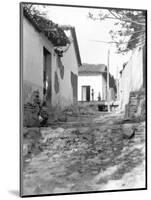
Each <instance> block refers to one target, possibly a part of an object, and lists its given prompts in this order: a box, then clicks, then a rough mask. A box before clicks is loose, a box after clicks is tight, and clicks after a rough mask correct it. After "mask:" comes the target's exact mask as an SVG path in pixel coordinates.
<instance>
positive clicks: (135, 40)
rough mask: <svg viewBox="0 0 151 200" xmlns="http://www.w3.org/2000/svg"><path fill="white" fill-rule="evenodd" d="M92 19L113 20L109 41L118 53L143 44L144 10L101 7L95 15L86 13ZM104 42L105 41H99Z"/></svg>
mask: <svg viewBox="0 0 151 200" xmlns="http://www.w3.org/2000/svg"><path fill="white" fill-rule="evenodd" d="M88 17H89V18H90V19H92V20H100V21H101V20H107V19H110V20H115V22H114V25H115V27H116V28H115V30H110V32H109V33H110V35H111V41H110V42H106V43H111V44H112V43H114V44H115V45H116V47H117V52H118V53H124V52H127V51H129V50H133V49H134V48H136V47H143V46H144V45H145V40H146V38H145V31H146V11H134V10H123V9H102V10H100V11H99V13H98V14H97V15H94V14H93V13H90V12H89V13H88ZM100 42H105V41H100Z"/></svg>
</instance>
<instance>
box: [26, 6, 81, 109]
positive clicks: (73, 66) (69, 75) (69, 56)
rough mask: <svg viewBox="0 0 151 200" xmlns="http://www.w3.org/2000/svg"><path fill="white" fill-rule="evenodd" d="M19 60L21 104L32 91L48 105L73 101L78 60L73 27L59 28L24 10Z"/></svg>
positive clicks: (79, 63) (68, 103)
mask: <svg viewBox="0 0 151 200" xmlns="http://www.w3.org/2000/svg"><path fill="white" fill-rule="evenodd" d="M66 32H68V34H66ZM67 35H68V36H67ZM22 57H23V101H24V104H25V103H27V102H30V98H31V96H32V94H33V92H34V91H35V90H38V91H39V93H40V98H41V100H43V101H46V103H47V104H49V105H52V106H57V105H58V106H60V107H62V108H63V107H65V106H69V105H71V104H73V103H74V101H76V100H77V87H78V85H77V84H78V67H79V66H80V65H81V59H80V53H79V48H78V43H77V39H76V32H75V29H74V27H60V26H58V25H57V24H55V23H54V22H52V21H50V20H47V19H45V18H44V17H41V16H38V17H33V16H32V15H31V14H30V13H29V12H28V10H27V9H24V15H23V55H22Z"/></svg>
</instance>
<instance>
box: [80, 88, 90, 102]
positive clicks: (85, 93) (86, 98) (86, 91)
mask: <svg viewBox="0 0 151 200" xmlns="http://www.w3.org/2000/svg"><path fill="white" fill-rule="evenodd" d="M82 101H90V86H88V85H87V86H82Z"/></svg>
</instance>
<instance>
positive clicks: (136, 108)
mask: <svg viewBox="0 0 151 200" xmlns="http://www.w3.org/2000/svg"><path fill="white" fill-rule="evenodd" d="M145 115H146V100H145V90H143V89H141V90H140V91H137V92H131V93H130V96H129V102H128V104H127V105H126V106H125V118H126V119H139V120H145Z"/></svg>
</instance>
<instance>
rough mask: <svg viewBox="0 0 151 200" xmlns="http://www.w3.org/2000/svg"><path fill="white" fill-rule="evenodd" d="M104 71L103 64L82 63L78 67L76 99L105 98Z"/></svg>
mask: <svg viewBox="0 0 151 200" xmlns="http://www.w3.org/2000/svg"><path fill="white" fill-rule="evenodd" d="M106 73H107V71H106V66H105V65H103V64H99V65H91V64H83V65H82V66H81V67H79V76H78V101H98V100H106V98H107V91H106V89H107V87H106V86H107V83H106V78H105V77H106Z"/></svg>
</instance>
